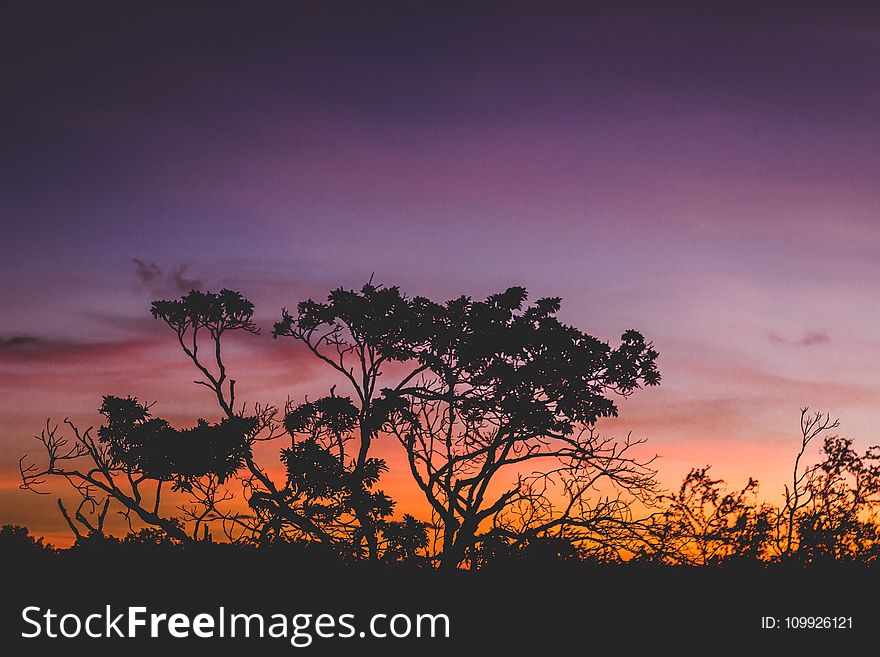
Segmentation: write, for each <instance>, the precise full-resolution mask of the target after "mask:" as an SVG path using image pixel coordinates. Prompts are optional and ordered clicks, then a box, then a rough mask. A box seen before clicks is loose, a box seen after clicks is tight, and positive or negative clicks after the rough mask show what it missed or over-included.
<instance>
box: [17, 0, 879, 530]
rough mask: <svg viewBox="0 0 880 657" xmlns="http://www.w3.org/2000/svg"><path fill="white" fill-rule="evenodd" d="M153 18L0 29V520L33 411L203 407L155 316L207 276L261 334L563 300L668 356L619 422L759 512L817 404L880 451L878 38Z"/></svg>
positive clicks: (834, 12) (25, 22)
mask: <svg viewBox="0 0 880 657" xmlns="http://www.w3.org/2000/svg"><path fill="white" fill-rule="evenodd" d="M158 4H159V3H143V7H142V8H140V9H133V8H131V7H127V8H126V10H125V13H124V14H123V13H122V12H121V10H120V9H113V8H112V5H107V6H103V7H102V6H101V5H100V4H95V3H75V4H73V5H70V6H68V7H65V6H61V5H59V6H58V7H55V8H53V9H51V10H41V11H37V10H33V11H30V12H28V10H26V9H19V10H13V11H12V15H11V16H9V17H8V19H4V21H3V23H4V24H3V27H2V28H0V30H2V32H3V33H2V35H0V36H2V38H0V48H2V50H3V53H2V55H3V58H2V61H3V71H2V83H3V97H4V100H3V102H2V103H0V122H2V126H3V139H2V148H0V186H2V196H0V216H2V231H3V232H2V245H3V246H2V255H3V257H2V261H0V275H2V280H3V281H4V284H3V286H2V288H0V295H2V301H3V307H4V308H5V309H6V310H5V311H4V312H3V314H2V316H0V388H2V389H0V398H2V400H3V401H2V415H0V432H2V433H0V441H2V442H0V483H2V486H3V488H2V489H0V521H4V522H5V521H16V522H20V523H28V518H27V517H24V516H25V515H26V514H25V512H24V511H22V510H21V509H23V508H25V507H26V508H27V509H31V507H32V505H31V502H30V499H29V498H28V500H27V501H26V500H25V498H24V497H23V496H22V494H20V493H18V492H17V491H15V486H16V485H17V484H16V482H15V475H16V473H17V461H18V458H19V456H20V455H21V454H22V452H23V450H24V449H25V447H26V446H27V444H28V442H29V441H30V440H31V439H30V436H31V435H33V433H34V432H35V431H36V430H38V429H39V427H40V425H41V424H42V423H43V422H44V421H45V418H46V417H47V416H49V415H52V416H53V417H57V418H58V419H62V418H63V417H64V415H66V414H71V415H72V416H75V417H81V418H83V420H84V421H86V420H90V421H92V422H94V421H96V420H97V418H95V417H94V409H95V408H97V406H98V405H99V403H100V395H101V394H102V393H115V394H128V393H131V394H135V395H138V396H140V397H142V398H145V399H151V400H152V399H156V400H158V402H159V407H161V408H162V409H163V413H164V414H165V415H168V416H170V417H179V418H181V419H185V418H191V417H193V416H197V415H199V414H204V413H211V412H212V410H211V406H210V399H209V398H207V396H205V395H204V394H202V391H200V390H199V389H198V388H196V387H195V386H192V384H191V383H189V382H190V381H191V378H192V376H191V374H190V373H189V372H188V370H187V369H186V364H185V363H184V362H183V361H182V360H181V358H180V357H178V356H177V355H176V353H175V351H174V349H173V344H172V343H173V340H171V341H169V340H168V337H169V336H167V335H165V334H164V333H163V332H161V331H160V330H159V329H160V327H158V326H155V325H154V322H153V321H152V320H151V319H149V317H148V313H147V310H148V307H149V301H150V300H151V299H152V298H156V297H158V296H174V295H177V294H179V293H181V292H183V291H186V290H188V289H189V287H191V286H194V285H195V286H199V285H201V286H206V287H209V288H212V289H216V288H218V287H219V286H221V285H227V286H232V287H236V288H237V289H240V290H241V291H242V292H243V293H244V294H246V295H247V296H249V297H251V298H252V299H253V300H254V301H255V302H257V304H258V315H259V317H260V320H261V321H262V323H263V325H264V326H266V328H267V329H268V328H269V325H270V322H271V321H272V320H274V319H276V318H277V317H278V315H279V312H280V307H281V306H282V305H286V306H294V305H295V303H296V302H297V301H299V300H301V299H303V298H305V297H306V296H314V295H318V296H323V295H324V294H326V292H327V291H328V290H329V289H331V288H333V287H337V286H340V285H342V286H346V287H352V286H358V285H359V284H361V283H362V282H364V281H365V280H366V279H368V278H369V277H370V275H371V274H373V273H375V279H376V280H378V281H381V282H385V283H387V284H397V285H400V286H401V287H402V288H403V289H404V290H406V291H407V292H409V293H411V294H424V295H429V296H434V297H438V298H443V297H451V296H457V295H458V294H462V293H467V294H472V295H474V296H483V295H486V294H488V293H491V292H495V291H498V290H500V289H503V288H505V287H507V286H509V285H514V284H518V285H525V286H526V287H527V288H528V289H529V290H530V292H531V294H532V298H536V297H538V296H541V295H560V296H562V297H563V315H564V317H565V319H566V320H568V321H570V322H572V323H576V324H577V325H579V326H580V327H582V328H584V329H585V330H588V331H590V332H592V333H594V334H595V335H597V336H599V337H602V338H604V339H609V340H614V339H615V338H616V337H617V336H619V334H620V333H621V332H622V331H623V330H625V329H627V328H636V329H638V330H641V331H642V332H643V333H645V335H646V336H648V337H649V338H650V339H652V340H653V341H654V343H655V345H656V346H657V348H658V349H659V350H660V352H661V359H660V369H661V373H662V375H663V384H662V385H661V387H660V388H659V389H655V390H649V391H645V392H643V393H642V394H638V395H636V396H635V397H633V399H632V400H629V401H627V402H625V403H624V404H623V405H622V407H621V408H622V415H621V418H620V419H619V420H618V421H616V422H615V423H613V424H608V425H607V430H609V431H621V432H622V431H627V430H633V431H634V432H635V433H636V434H638V435H640V436H644V437H646V438H648V440H649V443H648V444H649V445H650V446H651V448H652V450H655V451H657V452H659V453H660V454H661V455H662V456H663V459H662V460H661V462H660V467H661V470H662V473H663V475H664V478H665V480H666V481H667V482H669V483H674V482H675V480H676V479H678V478H680V477H681V476H682V475H683V474H684V473H685V472H686V471H687V469H688V468H689V467H690V466H692V465H694V466H695V465H704V464H706V463H712V464H714V468H715V470H716V471H717V472H716V473H717V474H719V475H721V476H724V477H726V478H729V479H730V480H731V482H732V483H736V484H741V483H743V480H744V478H745V477H746V476H747V475H749V474H753V475H755V476H757V477H758V478H759V479H761V481H762V483H763V484H765V486H764V494H765V495H766V496H768V497H770V498H774V499H775V497H774V496H778V494H779V485H780V482H781V480H782V478H783V477H784V476H785V473H786V472H787V471H788V469H789V461H790V457H791V456H792V455H793V451H794V449H795V446H796V441H797V436H796V433H797V421H798V410H799V407H800V406H805V405H809V406H811V407H814V408H816V409H822V410H827V411H828V412H830V413H832V414H833V415H835V416H839V417H840V418H841V421H842V428H841V429H842V431H844V432H846V433H847V434H849V435H852V436H854V437H855V438H856V439H857V441H858V444H859V445H860V446H866V445H867V444H869V443H873V442H877V438H876V436H877V433H878V432H877V430H878V428H880V401H878V399H877V394H876V391H877V390H878V389H880V367H878V366H880V337H878V324H880V312H878V310H877V302H876V298H877V290H878V284H880V258H878V255H880V191H878V190H880V156H878V153H880V17H878V15H877V13H873V14H869V13H867V12H866V11H864V10H863V9H861V8H858V7H857V6H856V5H853V8H847V7H846V6H835V7H834V8H833V9H831V8H830V7H829V8H826V9H825V10H824V11H820V10H813V9H810V8H807V7H806V5H803V4H801V5H800V8H799V10H798V11H796V12H795V11H783V10H781V9H780V10H778V11H774V12H768V11H767V10H762V9H755V10H748V9H743V6H742V5H741V4H737V5H736V7H737V8H736V9H733V8H732V9H730V10H718V9H715V10H713V12H712V13H710V12H708V11H707V10H705V9H703V10H697V9H693V8H689V7H686V6H684V5H679V6H677V7H671V6H670V5H666V4H665V3H664V7H663V8H662V9H660V8H659V7H657V8H650V5H644V6H637V5H635V4H631V5H627V6H626V7H627V8H626V9H618V10H615V11H613V12H611V11H607V10H606V11H599V10H593V9H587V8H585V7H584V5H583V4H580V5H579V7H580V8H578V9H574V8H573V7H576V6H577V5H574V4H573V5H571V7H572V8H566V6H565V4H559V5H554V7H553V8H552V9H550V8H548V6H547V5H546V3H533V4H531V5H529V4H523V3H505V4H504V7H505V8H504V9H501V8H496V7H491V6H489V5H484V6H483V7H482V8H479V9H475V8H474V7H472V6H470V5H471V4H472V3H467V4H464V3H463V4H461V5H457V4H455V3H443V4H442V5H440V6H442V7H444V8H442V9H430V10H429V9H427V8H426V5H423V4H422V3H408V4H409V5H411V6H410V8H408V9H407V8H406V4H404V3H401V4H400V5H397V6H395V5H391V4H384V3H357V4H355V3H346V2H342V3H332V4H333V6H332V8H326V7H325V6H324V5H325V4H326V3H319V2H314V3H301V4H296V3H287V4H289V5H296V6H295V7H288V8H287V9H283V10H282V9H277V8H270V5H264V6H263V8H261V9H252V10H248V12H247V13H246V14H240V13H236V12H235V11H232V10H223V9H219V8H216V7H212V8H211V9H208V8H207V7H208V5H205V7H204V8H201V9H197V8H184V7H182V6H181V3H166V6H165V7H164V8H162V7H158V6H157V5H158ZM415 4H418V5H419V9H418V10H416V9H414V8H413V6H414V5H415ZM658 4H659V3H658ZM500 6H501V5H499V6H498V7H500ZM792 6H794V5H792ZM731 7H734V5H732V4H731ZM16 11H20V12H22V13H21V14H20V15H16V14H15V12H16ZM135 260H137V261H139V262H136V261H135ZM237 349H238V352H237V358H238V367H239V368H240V371H242V372H243V374H242V375H240V376H239V377H238V378H239V380H240V383H239V385H240V386H241V389H240V392H239V394H240V395H244V396H246V397H248V398H251V399H262V398H271V399H273V400H276V401H277V400H279V399H281V400H283V399H284V398H285V397H286V396H287V395H288V394H291V395H294V396H299V395H302V394H305V393H306V392H311V393H313V394H314V393H316V392H319V391H320V389H321V387H322V386H324V385H325V383H326V382H325V381H324V380H323V379H322V378H321V377H322V373H321V372H320V371H313V369H312V366H311V365H310V364H309V363H308V362H306V361H302V360H301V359H297V358H295V357H294V356H293V355H291V353H290V349H289V346H287V345H280V344H279V343H277V342H273V341H272V340H271V339H270V338H268V337H267V336H264V337H263V338H262V339H254V340H253V341H246V340H243V341H242V342H241V344H240V345H238V346H237ZM282 355H283V357H280V356H282ZM288 357H289V359H288ZM159 407H157V409H158V408H159ZM39 501H40V502H44V500H39ZM44 506H45V505H44ZM49 506H51V505H49ZM50 512H51V510H50ZM27 513H36V512H34V511H28V512H27ZM47 513H49V512H47ZM40 522H43V521H42V520H39V519H37V520H33V519H32V520H31V522H29V523H28V524H31V525H38V524H39V523H40ZM52 522H55V521H54V520H53V521H52ZM49 523H50V521H49V520H48V518H47V519H46V520H45V522H44V525H43V528H44V529H45V531H46V532H49V529H46V528H48V527H49Z"/></svg>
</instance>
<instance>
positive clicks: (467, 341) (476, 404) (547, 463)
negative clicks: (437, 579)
mask: <svg viewBox="0 0 880 657" xmlns="http://www.w3.org/2000/svg"><path fill="white" fill-rule="evenodd" d="M525 300H526V291H525V290H524V289H523V288H510V289H508V290H507V291H505V292H503V293H500V294H496V295H492V296H490V297H488V298H487V299H486V300H485V301H479V302H478V301H473V300H471V299H470V298H468V297H460V298H457V299H454V300H452V301H449V302H447V303H446V304H442V305H441V304H437V303H432V302H430V301H428V300H426V299H423V298H415V299H413V300H412V301H411V302H410V307H411V308H412V312H413V315H414V318H413V319H411V320H410V324H409V326H411V327H412V331H411V333H410V334H409V335H410V340H409V345H410V349H411V351H412V353H413V354H414V357H415V359H416V360H417V362H418V363H420V364H421V365H422V368H421V370H420V371H419V373H418V374H419V376H418V378H416V377H410V382H409V383H407V385H404V386H397V387H396V388H394V389H384V390H383V394H384V395H385V397H386V399H388V400H389V401H390V402H392V405H393V406H395V407H396V406H398V405H397V404H394V403H393V402H395V401H396V400H405V402H406V406H405V407H404V408H402V409H399V410H398V412H396V413H394V414H393V415H392V418H393V421H392V422H391V423H390V430H391V431H392V432H393V433H394V434H395V436H396V437H397V438H398V440H399V442H400V443H401V445H402V446H403V447H404V449H405V450H406V453H407V456H408V462H409V466H410V471H411V473H412V475H413V478H414V479H415V481H416V483H417V484H418V486H419V488H420V489H421V490H422V492H423V493H424V494H425V496H426V498H427V500H428V502H429V503H430V505H431V507H432V510H433V512H434V514H435V516H436V518H437V523H438V524H439V526H440V534H441V536H440V541H441V548H440V555H441V557H440V561H441V567H444V568H447V569H454V568H456V567H458V565H459V564H460V563H461V562H462V561H463V560H464V559H465V557H466V555H467V553H468V551H469V550H472V549H473V548H474V547H475V542H476V537H477V534H478V531H479V530H480V528H481V526H483V525H484V524H486V523H494V525H495V526H496V529H499V530H502V531H506V532H508V533H515V534H516V537H517V539H516V540H518V541H526V540H528V539H530V538H536V537H540V536H544V535H548V534H550V533H553V534H554V535H559V536H562V535H569V534H570V533H572V532H575V533H576V534H577V536H578V538H580V539H586V538H588V537H596V536H598V535H599V534H601V533H602V525H603V524H606V525H617V526H620V525H621V524H624V523H625V522H626V520H627V509H628V506H627V503H626V501H625V500H624V499H623V496H622V493H626V494H628V495H631V496H635V497H636V498H639V497H644V496H646V495H648V494H649V493H650V491H651V490H652V489H653V486H654V479H653V474H654V473H653V472H652V471H650V470H649V469H648V468H647V463H646V462H640V461H638V460H637V459H636V458H634V457H633V456H632V448H633V447H634V446H635V445H637V444H639V443H640V442H641V441H632V440H631V439H630V438H629V437H627V438H626V439H625V440H622V441H614V440H611V439H608V438H601V437H599V436H598V434H597V433H596V432H595V431H594V430H593V426H592V425H593V424H594V423H595V422H596V421H597V420H598V419H599V418H601V417H608V416H613V415H616V414H617V406H616V404H615V402H614V400H613V399H612V398H611V397H609V396H608V395H609V394H610V393H617V394H619V395H621V396H626V395H629V394H630V393H632V392H633V391H634V390H635V389H636V388H638V387H640V386H641V385H656V384H657V383H659V380H660V377H659V374H658V372H657V369H656V364H655V360H656V357H657V353H656V351H654V349H653V348H652V347H651V345H650V344H648V343H646V342H645V340H644V338H643V337H642V336H641V334H639V333H637V332H635V331H628V332H626V333H624V335H623V337H622V344H621V345H620V346H619V347H617V348H616V349H612V348H611V347H610V346H609V345H608V344H606V343H604V342H602V341H600V340H598V339H596V338H594V337H592V336H590V335H587V334H585V333H583V332H581V331H580V330H578V329H576V328H574V327H571V326H567V325H565V324H563V323H562V322H560V321H559V320H558V319H557V318H556V316H555V315H556V313H557V312H558V310H559V304H560V302H559V299H540V300H538V301H537V302H536V303H535V304H534V305H533V306H529V307H524V303H525ZM405 335H406V334H405ZM528 468H538V469H534V470H532V471H529V470H528ZM603 482H604V483H607V484H609V485H610V487H611V488H612V489H613V490H614V492H615V494H614V497H611V498H605V499H604V500H601V503H600V504H598V505H596V506H593V505H591V503H590V501H589V495H590V494H591V493H592V492H594V491H595V490H596V488H597V486H599V485H600V484H601V483H603ZM496 484H497V485H498V486H500V487H502V490H500V492H499V491H497V490H496ZM554 485H555V486H557V487H558V489H559V490H561V492H562V494H563V495H564V497H565V499H564V500H563V502H562V503H561V504H559V503H558V502H555V501H553V497H554V496H553V495H552V494H551V493H550V490H549V489H550V488H551V487H552V486H554ZM512 514H513V515H515V516H516V519H517V523H515V524H514V523H511V519H512Z"/></svg>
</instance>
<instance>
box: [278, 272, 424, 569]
mask: <svg viewBox="0 0 880 657" xmlns="http://www.w3.org/2000/svg"><path fill="white" fill-rule="evenodd" d="M423 319H424V318H423V317H421V316H420V315H418V314H417V313H416V312H414V310H413V307H412V302H411V301H409V300H407V299H406V298H405V297H404V296H403V295H402V294H401V293H400V290H399V289H398V288H396V287H382V286H377V285H373V284H372V283H367V284H366V285H364V286H363V287H362V288H361V290H360V292H354V291H346V290H343V289H341V288H340V289H337V290H334V291H333V292H331V293H330V295H329V296H328V298H327V302H326V303H320V302H316V301H313V300H311V299H309V300H307V301H303V302H301V303H300V304H298V306H297V313H296V315H292V314H291V313H289V312H288V311H287V310H286V309H285V310H284V311H283V312H282V318H281V321H280V322H278V323H276V324H275V328H274V330H273V336H274V337H275V338H278V337H289V338H293V339H294V340H297V341H299V342H300V343H302V344H303V345H305V346H306V347H307V348H308V350H309V351H310V352H311V353H312V354H313V355H314V356H315V357H316V358H318V359H319V360H320V361H321V362H323V363H325V364H326V365H328V366H329V367H330V368H332V370H334V371H335V372H336V373H338V374H340V375H341V376H342V377H343V379H344V381H345V382H346V384H347V385H348V386H349V387H350V389H351V391H352V393H353V394H354V397H355V399H354V401H351V400H349V403H350V404H351V405H350V407H349V408H350V410H351V414H350V415H347V416H346V418H347V419H348V418H350V419H351V420H352V423H351V426H348V427H346V430H347V431H351V433H347V438H346V440H345V441H342V440H338V439H337V440H335V441H331V442H332V443H333V444H332V446H324V449H334V448H335V450H336V451H335V455H334V463H333V467H335V468H337V469H338V471H339V472H340V473H344V477H343V478H342V479H344V481H343V480H342V479H340V485H341V486H342V487H343V489H344V493H342V491H340V492H341V493H342V494H344V495H345V496H346V500H347V501H346V504H347V506H348V507H349V508H350V509H351V510H352V512H353V513H354V516H355V518H356V520H357V521H358V524H359V528H360V532H359V536H360V537H362V538H363V541H364V543H365V545H366V549H367V555H368V556H369V557H370V558H371V559H378V557H379V533H380V529H381V526H382V523H381V521H382V519H383V518H384V517H386V516H388V515H390V514H391V511H392V509H393V502H392V500H391V499H390V498H389V497H388V496H387V495H385V494H384V493H382V492H381V491H376V492H372V490H371V489H372V487H373V486H374V485H375V483H376V482H377V480H378V478H379V476H380V475H381V474H382V472H384V471H385V469H386V466H385V463H384V461H381V460H379V459H375V458H372V457H371V456H370V453H371V447H372V446H373V444H374V443H375V441H376V440H378V439H379V437H380V435H381V432H382V428H383V427H384V426H385V425H386V424H387V423H388V421H389V418H390V415H391V414H392V413H393V412H395V411H396V410H398V407H399V406H400V402H399V400H397V399H395V398H393V397H389V396H387V395H382V394H381V393H380V390H379V380H380V378H381V377H382V376H383V368H385V367H387V366H389V365H391V364H392V363H396V364H399V365H400V366H403V368H404V370H403V372H402V373H401V374H400V375H399V376H398V379H397V381H396V382H395V384H394V385H395V386H396V387H397V388H400V387H402V386H404V385H406V384H407V383H408V382H409V381H411V380H412V379H413V378H414V377H416V376H418V375H419V374H420V373H421V372H423V371H424V370H425V369H426V366H425V365H424V364H422V363H419V362H417V361H415V356H416V352H415V349H414V347H415V345H417V344H418V343H419V340H420V336H421V334H422V333H424V332H425V331H426V330H428V329H427V327H424V326H420V325H419V322H421V321H423ZM389 385H390V384H389ZM345 399H348V398H345ZM337 403H338V402H337ZM290 418H291V416H290V415H288V420H290ZM328 428H329V429H331V433H332V427H328ZM331 437H332V436H331ZM352 441H353V444H354V447H353V448H352V449H350V450H349V449H348V448H347V447H346V445H347V444H348V443H349V442H352ZM300 449H302V448H300ZM347 459H349V461H350V462H347V461H346V460H347Z"/></svg>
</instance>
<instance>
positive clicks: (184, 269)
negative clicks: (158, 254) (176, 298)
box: [132, 258, 204, 294]
mask: <svg viewBox="0 0 880 657" xmlns="http://www.w3.org/2000/svg"><path fill="white" fill-rule="evenodd" d="M132 262H133V263H134V266H135V275H136V276H137V278H138V280H139V281H140V282H141V284H143V285H144V287H147V288H149V289H150V291H152V292H157V293H168V292H171V293H174V294H186V293H187V292H189V291H190V290H193V289H198V288H201V287H202V286H203V285H204V282H203V281H202V279H201V278H196V277H194V276H191V275H189V274H188V270H189V265H188V264H186V263H182V264H179V265H176V266H174V267H173V268H171V269H170V270H167V269H164V268H162V267H160V266H159V265H158V264H157V263H156V262H155V261H153V260H149V261H148V260H141V259H140V258H132Z"/></svg>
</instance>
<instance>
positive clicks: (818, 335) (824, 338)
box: [767, 331, 831, 347]
mask: <svg viewBox="0 0 880 657" xmlns="http://www.w3.org/2000/svg"><path fill="white" fill-rule="evenodd" d="M767 339H768V340H769V341H770V343H771V344H778V345H792V346H795V347H814V346H816V345H823V344H830V343H831V338H830V337H829V336H828V334H827V333H826V332H825V331H807V332H806V333H804V335H803V337H802V338H800V339H798V340H794V339H791V338H787V337H784V336H782V335H779V334H778V333H774V332H773V331H771V332H769V333H767Z"/></svg>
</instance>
